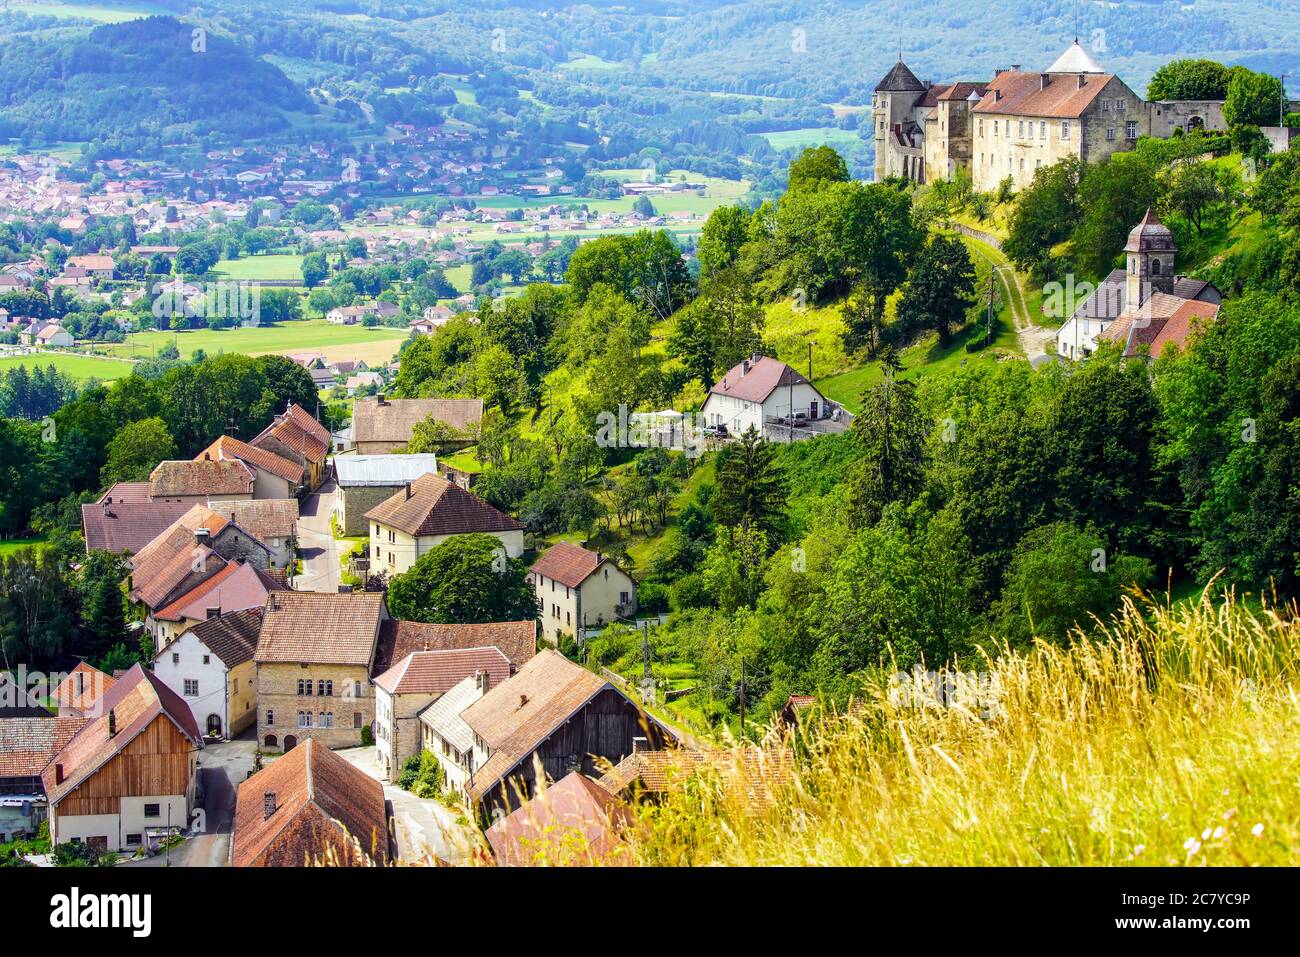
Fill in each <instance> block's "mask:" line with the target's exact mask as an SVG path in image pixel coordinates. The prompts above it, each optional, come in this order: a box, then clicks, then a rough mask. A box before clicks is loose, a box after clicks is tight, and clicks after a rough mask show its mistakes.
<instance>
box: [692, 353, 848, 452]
mask: <svg viewBox="0 0 1300 957" xmlns="http://www.w3.org/2000/svg"><path fill="white" fill-rule="evenodd" d="M829 414H830V405H829V403H828V402H827V401H826V397H825V396H823V395H822V394H821V393H820V392H818V391H817V389H816V387H815V386H814V385H813V384H812V383H811V382H809V381H808V380H807V379H806V378H804V377H803V376H802V375H800V374H799V373H798V372H796V371H795V370H794V369H792V368H791V367H790V366H788V365H786V364H785V363H784V362H781V361H779V360H777V359H773V358H771V357H769V356H764V355H758V354H754V355H752V356H750V357H749V358H748V359H742V360H741V361H740V362H739V363H737V364H736V365H735V366H733V367H732V368H731V369H729V370H728V371H727V373H726V375H724V376H723V377H722V378H721V379H719V380H718V381H717V382H715V383H714V384H713V387H712V388H711V389H710V390H709V395H708V398H707V399H705V401H704V408H703V409H701V410H700V415H701V416H702V417H703V419H704V421H705V423H706V424H707V425H708V426H711V427H713V428H717V427H719V426H723V427H725V428H726V430H727V431H728V432H729V433H730V434H731V435H741V434H742V433H744V432H746V431H748V430H749V429H751V428H752V429H754V430H755V431H756V432H758V434H759V435H766V434H767V432H768V431H769V430H770V428H771V426H772V425H773V424H775V423H777V422H778V421H780V422H789V421H791V420H792V419H793V420H794V422H795V424H796V425H798V424H799V422H801V421H803V422H815V421H817V420H818V419H821V418H823V417H825V416H827V415H829Z"/></svg>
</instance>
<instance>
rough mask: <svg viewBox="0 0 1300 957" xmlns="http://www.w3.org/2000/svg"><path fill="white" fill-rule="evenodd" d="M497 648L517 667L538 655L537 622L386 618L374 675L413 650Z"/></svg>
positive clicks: (376, 653)
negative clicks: (447, 622)
mask: <svg viewBox="0 0 1300 957" xmlns="http://www.w3.org/2000/svg"><path fill="white" fill-rule="evenodd" d="M453 648H496V649H497V650H498V651H500V652H501V653H502V654H503V655H505V656H506V657H507V658H508V659H509V660H510V664H511V665H512V666H513V667H514V668H516V669H518V668H522V667H523V666H524V665H525V664H526V663H527V662H528V661H530V660H531V659H532V657H533V656H534V655H535V654H537V622H535V621H532V620H528V621H490V622H482V623H479V624H473V625H434V624H427V623H425V622H422V621H395V620H393V619H388V620H385V621H384V623H383V624H382V625H380V626H379V647H378V648H377V649H376V651H375V667H374V674H381V673H382V672H385V671H387V670H388V669H389V668H391V667H393V666H394V665H395V664H397V663H398V662H399V661H401V660H402V659H403V658H405V657H406V656H407V655H409V654H410V653H411V652H413V651H446V650H449V649H453Z"/></svg>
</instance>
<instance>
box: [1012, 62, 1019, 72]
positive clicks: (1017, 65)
mask: <svg viewBox="0 0 1300 957" xmlns="http://www.w3.org/2000/svg"><path fill="white" fill-rule="evenodd" d="M1011 72H1012V73H1019V72H1020V64H1019V63H1013V64H1011Z"/></svg>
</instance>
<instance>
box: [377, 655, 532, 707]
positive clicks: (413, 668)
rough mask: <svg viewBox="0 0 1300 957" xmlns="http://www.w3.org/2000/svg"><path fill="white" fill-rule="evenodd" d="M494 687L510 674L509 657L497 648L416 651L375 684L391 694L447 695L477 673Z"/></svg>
mask: <svg viewBox="0 0 1300 957" xmlns="http://www.w3.org/2000/svg"><path fill="white" fill-rule="evenodd" d="M480 671H482V672H484V673H486V674H487V676H488V687H489V688H495V687H496V686H497V685H499V684H501V682H503V681H505V680H506V679H507V678H509V677H510V659H508V658H507V657H506V656H505V655H503V654H502V653H501V652H500V650H498V649H496V648H456V649H451V650H447V651H413V652H411V653H410V654H409V655H407V656H406V657H405V658H403V659H402V660H401V661H399V662H398V663H397V664H395V665H393V667H391V668H389V669H388V670H387V671H385V672H384V673H383V674H381V675H380V676H379V677H377V678H375V684H376V685H377V686H378V687H380V688H383V689H384V690H385V691H387V692H388V693H389V694H439V695H440V694H446V693H447V692H448V691H450V690H451V689H452V688H454V687H455V686H456V685H458V684H460V682H462V681H464V680H465V679H466V678H468V677H470V676H471V675H474V674H477V673H478V672H480Z"/></svg>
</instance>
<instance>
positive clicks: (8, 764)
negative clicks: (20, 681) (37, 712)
mask: <svg viewBox="0 0 1300 957" xmlns="http://www.w3.org/2000/svg"><path fill="white" fill-rule="evenodd" d="M85 723H86V719H85V718H82V717H78V716H72V715H67V716H64V715H60V716H59V717H57V718H56V717H54V716H53V715H51V714H49V713H48V712H46V714H45V716H44V717H35V718H0V779H4V778H36V777H40V774H41V772H42V771H43V770H45V766H46V765H47V764H49V763H50V761H51V760H52V759H53V758H54V755H56V754H58V753H59V751H61V750H62V749H63V747H64V746H65V745H66V744H67V743H68V742H69V741H70V740H72V736H73V735H74V734H76V733H77V732H78V731H79V730H81V726H82V725H83V724H85Z"/></svg>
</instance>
